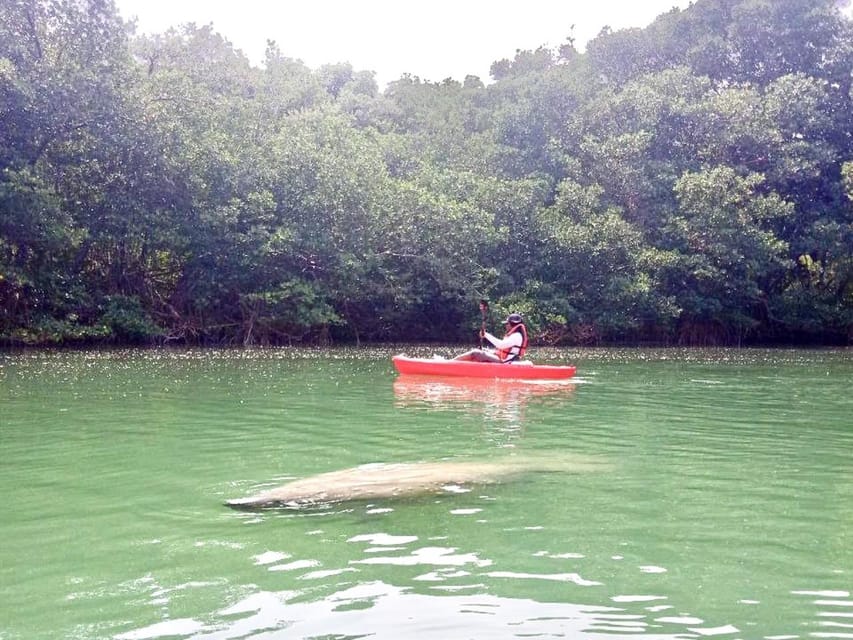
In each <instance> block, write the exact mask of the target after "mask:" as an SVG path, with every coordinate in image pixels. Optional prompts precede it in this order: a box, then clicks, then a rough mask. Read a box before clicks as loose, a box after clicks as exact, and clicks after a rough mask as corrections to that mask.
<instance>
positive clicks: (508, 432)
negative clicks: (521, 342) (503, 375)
mask: <svg viewBox="0 0 853 640" xmlns="http://www.w3.org/2000/svg"><path fill="white" fill-rule="evenodd" d="M575 387H576V383H575V382H573V381H556V382H555V381H535V380H500V379H488V378H462V377H458V378H453V377H443V378H442V377H435V376H415V375H401V376H398V377H397V378H396V379H395V380H394V398H395V403H396V406H398V407H420V406H427V407H430V408H434V409H442V410H453V409H455V410H462V411H465V412H467V413H471V414H473V413H477V414H480V415H482V416H483V418H484V420H485V421H487V422H488V423H491V426H492V427H494V428H495V429H497V430H499V431H501V432H502V433H503V435H504V436H508V437H509V438H510V439H511V440H512V439H514V436H517V435H519V434H520V433H521V430H522V426H523V424H524V421H525V409H526V407H527V404H528V403H529V402H530V400H531V399H533V398H545V397H550V398H554V399H561V400H567V399H570V398H571V397H572V395H573V394H574V392H575Z"/></svg>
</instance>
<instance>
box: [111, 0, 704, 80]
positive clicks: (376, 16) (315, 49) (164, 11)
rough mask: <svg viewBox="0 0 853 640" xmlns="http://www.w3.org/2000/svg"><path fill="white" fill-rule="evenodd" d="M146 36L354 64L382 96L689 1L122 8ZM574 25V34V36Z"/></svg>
mask: <svg viewBox="0 0 853 640" xmlns="http://www.w3.org/2000/svg"><path fill="white" fill-rule="evenodd" d="M116 4H117V6H118V9H119V12H120V13H121V15H122V17H123V18H125V19H131V18H133V17H136V18H137V20H138V23H137V24H138V26H137V30H138V32H140V33H161V32H163V31H165V30H166V29H168V28H169V27H177V26H179V25H181V24H184V23H186V22H195V23H196V24H197V25H198V26H203V25H207V24H211V23H212V24H213V28H214V29H215V30H216V31H218V32H219V33H221V34H222V35H223V36H224V37H225V38H227V39H228V40H229V41H230V42H231V43H232V44H233V45H234V46H235V47H236V48H238V49H241V50H242V51H243V52H244V53H245V54H246V55H247V56H248V57H249V59H250V60H251V61H252V63H253V64H256V65H258V64H260V62H261V61H262V59H263V54H264V50H265V48H266V41H267V40H268V39H269V40H275V41H276V43H277V44H278V46H279V48H280V49H281V51H282V53H283V54H284V55H285V56H287V57H290V58H297V59H299V60H302V61H303V62H304V63H305V64H306V65H308V66H309V67H310V68H312V69H316V68H317V67H319V66H321V65H323V64H329V63H337V62H349V63H351V64H352V66H353V68H354V69H355V70H356V71H374V72H375V73H376V80H377V82H378V84H379V87H380V89H384V87H385V85H386V84H387V83H388V82H391V81H393V80H397V79H398V78H400V76H402V75H403V74H404V73H410V74H412V75H415V76H418V77H420V78H421V79H422V80H426V81H433V82H437V81H441V80H444V79H445V78H448V77H451V78H454V79H456V80H460V81H461V80H464V79H465V76H466V75H468V74H471V75H476V76H479V77H480V78H481V79H482V80H483V81H485V82H488V81H489V80H490V76H489V67H490V66H491V64H492V62H494V61H496V60H500V59H503V58H510V59H512V58H513V57H514V56H515V51H516V50H517V49H536V48H537V47H539V46H542V45H544V46H547V47H549V48H555V47H558V46H559V45H561V44H563V43H564V42H565V41H566V38H567V37H568V36H569V35H571V34H572V33H573V34H574V37H575V44H576V46H577V47H578V48H579V49H580V50H583V49H584V47H585V45H586V43H587V42H588V41H589V40H591V39H592V38H594V37H595V36H596V35H597V34H598V33H599V32H600V31H601V29H602V27H604V26H609V27H611V28H612V29H614V30H617V29H622V28H626V27H645V26H647V25H648V24H650V23H651V22H652V21H653V20H654V19H655V18H656V17H657V16H658V15H660V14H661V13H664V12H666V11H668V10H669V9H671V8H673V7H678V8H680V9H684V8H686V7H687V6H688V5H689V4H690V2H689V0H514V1H512V2H510V1H508V0H429V1H426V0H349V1H347V0H116ZM572 25H574V31H572Z"/></svg>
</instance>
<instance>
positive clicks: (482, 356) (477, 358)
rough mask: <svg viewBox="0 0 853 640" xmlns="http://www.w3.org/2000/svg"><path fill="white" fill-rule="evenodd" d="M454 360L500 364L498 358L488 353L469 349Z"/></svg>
mask: <svg viewBox="0 0 853 640" xmlns="http://www.w3.org/2000/svg"><path fill="white" fill-rule="evenodd" d="M453 359H454V360H468V361H472V362H500V361H501V360H500V358H498V357H497V356H496V355H495V354H493V353H492V352H490V351H483V350H482V349H471V350H470V351H466V352H465V353H461V354H459V355H458V356H456V357H455V358H453Z"/></svg>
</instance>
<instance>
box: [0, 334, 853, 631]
mask: <svg viewBox="0 0 853 640" xmlns="http://www.w3.org/2000/svg"><path fill="white" fill-rule="evenodd" d="M410 353H417V352H416V351H413V350H411V349H410ZM426 353H431V352H424V353H421V354H420V355H425V354H426ZM390 355H391V353H390V352H381V351H377V350H327V351H307V350H304V351H303V350H264V351H139V352H136V351H115V352H107V353H95V352H27V353H22V354H18V353H12V354H9V353H7V354H0V488H2V490H3V494H4V505H3V506H4V508H3V512H2V516H0V639H2V640H19V639H27V640H29V639H45V638H69V639H71V638H74V639H90V638H116V639H120V640H142V639H147V638H199V639H201V638H204V639H231V638H254V639H257V638H265V639H270V638H276V639H277V638H288V639H290V638H371V639H397V638H407V637H412V638H415V637H416V638H429V639H446V638H477V639H479V638H529V637H536V638H589V639H593V638H594V639H596V640H600V639H602V638H626V637H632V638H637V637H639V638H643V639H648V638H664V637H666V638H702V637H708V636H711V637H721V638H767V639H771V638H772V639H783V638H851V637H853V593H851V591H853V535H851V532H853V400H851V398H853V395H851V392H850V386H851V382H853V358H851V352H850V351H849V350H847V351H845V350H835V351H751V350H730V351H674V350H671V351H647V350H633V351H617V350H589V351H586V350H572V351H564V352H557V351H553V352H551V351H549V352H542V351H539V352H538V353H537V354H534V357H538V359H540V360H547V361H552V362H558V361H571V362H574V363H575V364H577V365H578V378H577V381H576V382H574V383H572V384H569V385H555V386H542V385H531V384H526V385H524V384H505V383H485V384H483V383H481V384H478V385H474V384H469V383H455V384H450V383H448V382H443V381H434V380H433V381H429V380H418V379H399V378H397V376H396V375H395V373H394V372H393V369H392V367H391V363H390ZM521 455H524V456H527V455H536V456H543V457H545V456H547V457H550V458H553V459H565V460H569V461H571V460H576V459H578V458H593V459H596V460H602V461H606V464H604V465H602V466H601V468H599V469H597V470H594V471H586V472H580V471H577V472H576V471H572V470H567V471H565V472H561V471H556V472H555V471H550V472H533V473H529V474H527V475H524V476H522V477H520V478H517V479H514V480H511V481H507V482H506V483H501V484H488V485H481V486H474V487H470V488H471V490H470V491H468V492H464V493H454V494H448V495H439V496H420V497H409V498H398V499H381V500H375V501H372V502H353V503H344V504H338V505H335V506H332V507H328V508H313V509H307V510H287V509H283V510H272V511H265V512H260V513H246V512H239V511H233V510H231V509H229V508H226V507H224V506H223V505H222V502H223V501H224V500H225V499H228V498H235V497H241V496H246V495H249V494H251V493H254V492H256V491H259V490H261V489H264V488H268V487H270V486H274V485H276V484H280V483H283V482H285V481H287V480H288V479H292V478H301V477H305V476H309V475H313V474H318V473H322V472H327V471H332V470H336V469H343V468H346V467H352V466H356V465H360V464H364V463H370V462H414V461H437V460H453V461H467V460H483V459H485V460H490V461H494V462H496V463H498V464H499V463H500V461H501V460H505V459H506V457H517V456H521Z"/></svg>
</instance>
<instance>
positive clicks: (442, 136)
mask: <svg viewBox="0 0 853 640" xmlns="http://www.w3.org/2000/svg"><path fill="white" fill-rule="evenodd" d="M836 4H837V1H836V0H697V1H696V2H695V3H693V4H692V5H691V6H690V7H689V8H688V9H685V10H678V9H673V10H672V11H671V12H669V13H666V14H663V15H661V16H660V17H659V18H658V19H657V20H656V21H655V22H654V23H653V24H652V25H650V26H649V27H648V28H646V29H630V30H625V31H615V32H612V31H610V30H607V29H605V30H604V31H603V32H602V33H601V34H600V35H599V36H598V37H597V38H596V39H595V40H593V41H592V42H590V43H589V45H588V47H587V49H586V51H585V52H583V53H581V52H579V51H577V50H576V48H575V47H574V46H573V43H572V40H571V38H567V41H566V43H565V44H564V45H563V46H562V47H560V48H559V49H557V50H549V49H545V48H541V49H538V50H536V51H518V52H517V53H516V55H515V58H514V59H512V60H500V61H496V62H495V63H494V64H493V65H492V69H491V74H492V80H493V81H492V82H491V83H490V84H488V85H486V84H484V83H483V82H482V81H481V80H480V79H479V78H477V77H474V76H469V77H467V78H466V79H465V81H464V82H461V83H460V82H457V81H453V80H446V81H444V82H440V83H432V82H423V81H421V80H420V79H419V78H417V77H413V76H404V77H402V78H400V79H399V80H397V81H395V82H392V83H391V84H390V85H389V86H388V87H387V89H385V90H384V91H380V90H379V89H378V87H377V85H376V82H375V80H374V76H373V74H372V73H371V72H364V71H356V70H354V69H353V68H352V67H351V66H350V65H348V64H339V65H330V66H324V67H322V68H320V69H316V70H312V69H309V68H307V67H306V66H305V65H304V64H302V63H301V62H300V61H298V60H293V59H289V58H286V57H283V56H282V54H281V53H280V51H279V50H278V49H277V47H276V46H275V44H274V43H270V44H269V47H268V50H267V54H266V60H265V61H264V63H263V64H262V65H260V66H259V67H255V66H253V65H252V64H250V62H249V61H248V60H247V59H246V57H245V56H244V55H243V54H242V53H241V52H240V51H237V50H235V49H234V47H233V46H232V45H231V44H230V43H229V42H228V41H227V40H226V39H225V38H224V37H223V36H221V35H219V34H218V33H216V32H215V31H214V30H213V29H212V28H211V27H210V26H205V27H198V26H195V25H186V26H183V27H180V28H177V29H173V30H170V31H168V32H166V33H163V34H160V35H157V36H154V37H151V36H139V35H137V34H136V32H135V30H134V26H133V25H132V24H128V23H126V22H124V21H123V19H122V18H121V16H120V15H119V14H118V13H117V10H116V8H115V6H114V5H113V3H112V0H4V2H3V3H2V4H0V123H2V124H0V126H1V127H2V129H0V339H2V340H3V341H4V342H5V343H6V344H49V343H66V344H67V343H79V342H108V341H111V342H122V343H126V342H149V341H172V340H177V341H182V342H185V341H186V342H193V343H203V344H270V343H288V342H293V341H300V340H305V341H311V342H321V343H322V342H327V341H329V340H336V341H339V342H340V341H390V340H408V341H417V340H442V341H446V342H451V341H457V340H466V339H471V336H472V331H473V330H475V329H476V328H477V327H478V326H479V322H480V318H479V313H478V311H477V301H478V300H479V299H480V298H481V297H486V298H489V299H490V301H491V309H492V312H493V314H494V317H493V318H492V321H494V320H496V319H497V317H498V316H499V315H500V314H503V313H506V312H508V311H510V310H512V311H520V312H522V313H525V314H526V316H527V318H528V322H529V325H530V328H531V334H532V336H535V339H536V340H538V341H540V342H547V343H551V344H576V343H589V342H612V341H625V340H630V341H641V340H655V341H659V342H664V343H682V344H708V343H727V344H735V343H737V344H745V343H750V342H759V341H761V342H836V343H848V342H849V341H850V340H851V338H853V138H851V135H853V134H851V132H853V93H851V91H852V90H851V69H853V25H851V21H850V20H848V19H846V18H845V17H844V16H843V14H842V13H841V12H840V11H839V9H838V8H837V6H836ZM392 54H393V52H389V55H392Z"/></svg>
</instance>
